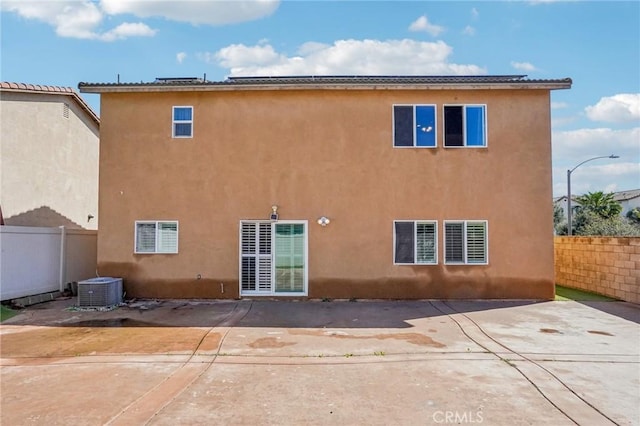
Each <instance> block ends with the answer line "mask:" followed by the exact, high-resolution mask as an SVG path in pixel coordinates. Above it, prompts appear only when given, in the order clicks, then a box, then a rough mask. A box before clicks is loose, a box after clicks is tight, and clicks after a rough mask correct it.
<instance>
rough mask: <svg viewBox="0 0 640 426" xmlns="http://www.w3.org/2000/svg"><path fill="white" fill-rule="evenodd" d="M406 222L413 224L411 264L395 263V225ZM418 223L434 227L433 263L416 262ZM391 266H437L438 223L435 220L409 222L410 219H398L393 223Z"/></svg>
mask: <svg viewBox="0 0 640 426" xmlns="http://www.w3.org/2000/svg"><path fill="white" fill-rule="evenodd" d="M399 222H406V223H413V262H412V263H409V262H407V263H398V262H396V223H399ZM419 223H428V224H432V225H434V229H435V235H434V241H433V243H434V247H433V250H434V253H435V259H434V261H433V262H416V258H417V253H418V239H417V238H416V233H417V232H418V226H417V225H418V224H419ZM392 226H393V264H394V265H398V266H406V265H421V266H425V265H437V264H438V221H437V220H411V219H398V220H394V221H393V224H392Z"/></svg>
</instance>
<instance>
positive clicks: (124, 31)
mask: <svg viewBox="0 0 640 426" xmlns="http://www.w3.org/2000/svg"><path fill="white" fill-rule="evenodd" d="M157 32H158V30H154V29H151V28H149V27H148V26H147V24H143V23H141V22H138V23H135V24H131V23H128V22H125V23H124V24H120V25H118V26H117V27H115V28H114V29H112V30H110V31H107V32H106V33H104V34H101V35H100V36H99V37H98V38H99V39H100V40H103V41H114V40H122V39H125V38H129V37H153V36H154V35H155V34H156V33H157Z"/></svg>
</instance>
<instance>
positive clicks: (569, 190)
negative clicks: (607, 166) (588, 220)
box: [567, 154, 620, 236]
mask: <svg viewBox="0 0 640 426" xmlns="http://www.w3.org/2000/svg"><path fill="white" fill-rule="evenodd" d="M600 158H620V157H619V156H617V155H613V154H611V155H603V156H601V157H593V158H589V159H588V160H584V161H583V162H582V163H580V164H578V165H577V166H575V167H574V168H573V169H571V170H567V226H568V232H567V235H569V236H571V235H573V223H572V220H571V219H572V218H571V214H572V211H571V173H573V171H574V170H575V169H577V168H578V167H580V166H582V165H583V164H584V163H588V162H589V161H593V160H598V159H600Z"/></svg>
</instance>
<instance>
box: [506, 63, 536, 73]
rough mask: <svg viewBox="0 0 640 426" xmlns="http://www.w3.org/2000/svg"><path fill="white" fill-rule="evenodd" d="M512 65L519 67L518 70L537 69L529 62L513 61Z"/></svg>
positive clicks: (528, 70)
mask: <svg viewBox="0 0 640 426" xmlns="http://www.w3.org/2000/svg"><path fill="white" fill-rule="evenodd" d="M511 66H512V67H513V68H515V69H517V70H518V71H526V72H532V71H537V68H536V67H535V66H534V65H533V64H531V63H529V62H515V61H511Z"/></svg>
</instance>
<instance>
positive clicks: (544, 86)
mask: <svg viewBox="0 0 640 426" xmlns="http://www.w3.org/2000/svg"><path fill="white" fill-rule="evenodd" d="M570 88H571V81H570V80H569V81H545V82H513V83H488V84H477V83H475V84H474V83H456V84H451V83H449V84H447V83H430V84H326V83H324V84H322V83H317V84H313V83H311V84H295V83H293V84H282V83H280V84H264V83H262V84H224V83H222V84H210V83H209V84H208V83H199V84H198V83H195V84H148V83H147V84H145V83H142V84H136V83H128V84H106V85H104V84H91V83H80V84H79V85H78V89H79V90H80V92H81V93H131V92H205V91H246V90H559V89H570Z"/></svg>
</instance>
